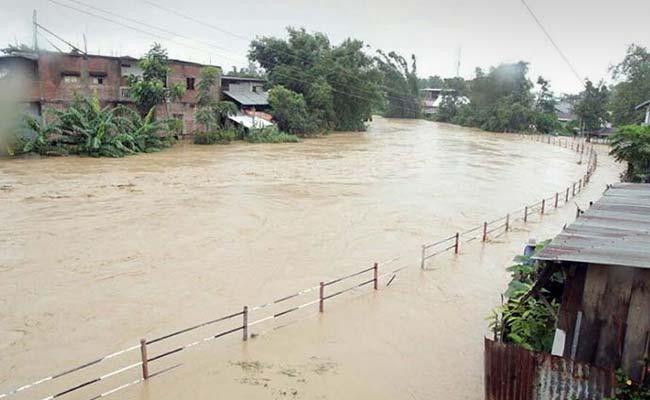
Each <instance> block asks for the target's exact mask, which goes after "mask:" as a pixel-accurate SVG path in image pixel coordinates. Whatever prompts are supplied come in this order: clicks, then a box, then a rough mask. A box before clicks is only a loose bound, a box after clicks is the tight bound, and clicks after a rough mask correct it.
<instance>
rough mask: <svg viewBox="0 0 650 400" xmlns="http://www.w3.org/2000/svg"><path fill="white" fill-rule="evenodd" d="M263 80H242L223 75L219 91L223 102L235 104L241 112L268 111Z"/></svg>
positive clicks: (267, 100) (264, 81)
mask: <svg viewBox="0 0 650 400" xmlns="http://www.w3.org/2000/svg"><path fill="white" fill-rule="evenodd" d="M265 83H266V80H265V79H262V78H242V77H237V76H228V75H223V76H222V77H221V90H222V95H223V96H222V97H223V99H224V100H229V101H232V102H233V103H235V104H237V106H238V107H239V109H240V110H241V111H242V112H246V111H266V110H268V109H269V99H268V93H267V92H265V91H264V84H265Z"/></svg>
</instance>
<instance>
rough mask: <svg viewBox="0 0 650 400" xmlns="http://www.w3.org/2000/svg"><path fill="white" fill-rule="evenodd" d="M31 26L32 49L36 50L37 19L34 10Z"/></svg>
mask: <svg viewBox="0 0 650 400" xmlns="http://www.w3.org/2000/svg"><path fill="white" fill-rule="evenodd" d="M32 26H33V35H34V51H38V21H37V19H36V10H34V12H33V13H32Z"/></svg>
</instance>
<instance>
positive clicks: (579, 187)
mask: <svg viewBox="0 0 650 400" xmlns="http://www.w3.org/2000/svg"><path fill="white" fill-rule="evenodd" d="M578 192H582V178H580V180H579V181H578Z"/></svg>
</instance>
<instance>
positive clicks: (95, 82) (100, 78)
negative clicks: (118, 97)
mask: <svg viewBox="0 0 650 400" xmlns="http://www.w3.org/2000/svg"><path fill="white" fill-rule="evenodd" d="M92 79H93V85H103V84H104V77H103V76H93V77H92Z"/></svg>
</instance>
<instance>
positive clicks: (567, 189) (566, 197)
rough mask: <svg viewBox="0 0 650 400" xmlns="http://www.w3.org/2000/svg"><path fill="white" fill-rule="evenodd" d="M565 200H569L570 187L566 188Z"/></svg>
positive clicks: (566, 201)
mask: <svg viewBox="0 0 650 400" xmlns="http://www.w3.org/2000/svg"><path fill="white" fill-rule="evenodd" d="M564 202H565V203H568V202H569V188H566V196H565V197H564Z"/></svg>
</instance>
